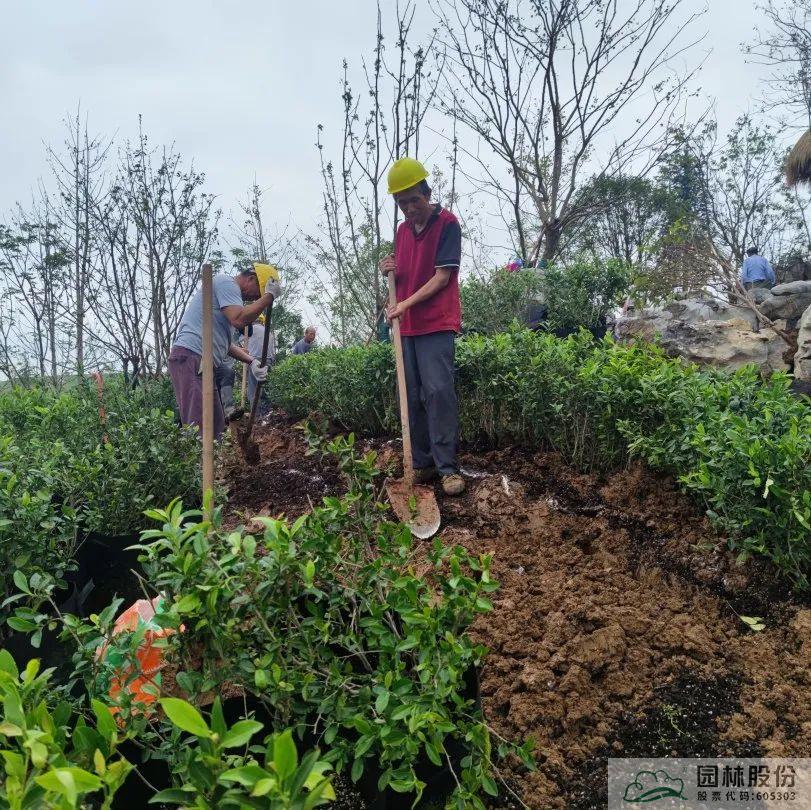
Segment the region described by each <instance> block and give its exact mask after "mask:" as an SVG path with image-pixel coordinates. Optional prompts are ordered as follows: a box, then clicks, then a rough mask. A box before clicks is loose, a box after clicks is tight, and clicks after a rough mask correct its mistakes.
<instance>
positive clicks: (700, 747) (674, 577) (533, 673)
mask: <svg viewBox="0 0 811 810" xmlns="http://www.w3.org/2000/svg"><path fill="white" fill-rule="evenodd" d="M257 438H258V439H259V440H260V444H261V447H262V459H263V461H262V463H261V465H260V466H258V467H256V468H245V467H242V466H240V465H238V464H235V465H234V466H233V467H232V468H231V469H230V470H229V472H228V474H227V481H228V483H229V485H230V487H231V492H232V500H231V501H230V502H229V507H230V509H231V510H232V512H231V515H230V516H229V519H230V520H232V521H233V522H241V521H242V520H244V518H245V517H246V516H247V515H248V514H274V515H275V514H277V513H279V512H282V511H283V512H285V513H286V514H287V515H288V516H290V517H293V516H295V515H296V514H300V513H301V512H302V511H305V510H306V509H308V508H309V504H310V501H313V502H317V501H318V500H320V498H321V497H322V496H323V495H325V494H338V493H340V491H341V489H342V483H341V479H340V475H339V474H338V472H337V470H336V469H335V468H334V466H331V465H330V464H329V463H323V462H322V461H321V460H320V459H317V458H316V457H308V456H304V450H305V445H304V442H303V440H302V439H301V438H300V436H299V435H298V434H297V433H296V432H295V431H291V430H290V429H289V428H288V427H286V426H282V427H279V428H276V429H270V430H263V431H260V433H259V434H258V436H257ZM377 449H379V450H381V457H382V458H383V459H384V461H390V460H391V458H392V456H393V452H394V451H393V450H392V445H391V443H388V445H385V444H384V443H380V442H379V443H377ZM462 466H463V469H464V470H465V471H466V472H467V474H468V489H467V491H466V493H465V494H464V495H463V496H462V497H460V498H455V499H452V498H444V497H443V496H442V494H441V491H440V489H439V488H438V489H437V494H438V497H439V499H440V507H441V510H442V518H443V528H442V530H441V536H442V537H443V539H444V540H445V542H446V543H459V544H461V545H463V546H465V547H466V548H468V549H469V550H470V551H472V552H474V553H483V552H491V553H492V554H493V573H494V577H495V578H496V579H498V580H499V581H500V583H501V588H500V590H499V591H497V592H496V593H495V594H494V597H495V598H494V600H493V602H494V610H493V612H492V613H489V614H487V615H484V616H481V617H480V618H479V619H478V620H477V621H476V623H475V625H474V627H473V629H472V633H473V635H474V636H475V638H476V640H477V641H480V642H481V643H483V644H485V645H487V646H488V647H489V648H490V650H491V652H490V654H489V655H488V657H487V659H486V661H485V663H484V666H483V669H482V673H481V685H482V699H483V706H484V710H485V714H486V717H487V720H488V723H489V724H490V726H491V727H492V729H493V731H494V732H495V733H496V734H498V735H501V736H503V737H505V738H507V739H510V740H515V741H520V740H523V739H526V738H528V737H532V738H533V740H534V741H535V748H536V756H537V761H538V768H537V770H536V771H535V772H533V773H527V772H526V771H525V770H523V769H522V768H521V767H520V766H519V765H518V764H517V763H513V762H507V763H505V764H504V765H503V768H502V773H501V776H502V778H503V779H504V780H505V782H506V783H507V784H509V785H510V786H511V787H512V788H513V789H514V790H515V791H516V792H517V793H518V794H520V796H521V799H522V800H523V802H525V803H526V805H527V806H529V807H531V808H581V810H585V809H586V808H590V807H592V806H593V807H602V806H604V800H601V799H600V798H599V797H600V793H601V792H602V795H604V792H605V758H606V757H607V756H611V755H612V754H613V755H617V756H643V755H649V756H653V755H659V756H664V755H682V756H690V755H694V756H697V755H701V754H703V755H710V756H712V755H719V756H720V755H757V754H761V753H762V754H763V755H771V756H801V755H807V753H808V751H809V750H811V702H809V700H808V694H809V686H811V675H810V674H809V673H810V672H811V669H810V668H809V665H811V610H809V609H808V608H807V606H803V605H801V604H798V603H797V602H796V601H792V599H791V594H790V592H789V590H788V587H787V585H786V583H785V582H783V581H781V580H780V578H779V577H778V575H777V574H776V572H775V571H774V570H773V569H771V568H770V567H768V566H767V565H765V564H763V563H757V564H753V563H751V562H750V563H747V564H746V565H743V566H740V565H737V564H736V562H735V559H734V557H733V556H732V555H731V554H730V553H729V552H728V551H727V549H726V547H725V543H724V541H723V539H722V538H718V537H717V535H715V534H714V533H713V531H712V529H711V527H710V526H709V524H708V523H707V521H706V520H705V519H704V518H703V517H702V515H701V514H700V513H699V511H698V510H697V509H696V507H695V506H694V505H693V503H692V502H691V501H690V500H689V499H688V498H686V497H685V496H684V495H683V494H681V493H679V492H678V491H677V490H676V488H675V485H674V484H673V482H672V481H670V480H668V479H667V478H665V477H662V476H658V475H655V474H653V473H651V472H650V471H648V470H646V469H644V468H643V467H641V466H634V467H632V468H631V469H629V470H625V471H622V472H618V473H616V474H614V475H612V476H609V477H604V478H600V477H597V476H593V475H581V474H578V473H576V472H574V471H573V470H572V469H571V468H569V467H567V466H566V465H565V464H563V463H562V461H561V460H560V458H559V457H558V456H556V455H555V454H551V453H538V454H529V453H526V452H523V451H520V450H516V449H508V450H501V451H494V452H489V453H483V454H472V453H471V454H466V455H464V456H463V457H462ZM739 614H740V615H749V616H751V615H757V616H761V617H763V618H764V620H765V623H766V629H765V630H764V631H762V632H760V633H753V632H751V631H750V630H749V629H747V627H746V625H744V623H743V622H742V621H741V620H740V618H739ZM595 795H596V796H597V799H596V800H595ZM595 802H596V803H595ZM494 806H499V807H514V806H520V805H519V804H518V803H517V802H515V801H512V800H506V801H505V802H503V803H501V804H497V805H494Z"/></svg>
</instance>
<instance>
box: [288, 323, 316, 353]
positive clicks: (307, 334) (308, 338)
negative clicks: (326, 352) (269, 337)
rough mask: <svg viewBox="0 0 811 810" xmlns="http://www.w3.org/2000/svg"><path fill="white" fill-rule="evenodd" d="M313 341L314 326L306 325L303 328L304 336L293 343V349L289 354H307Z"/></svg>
mask: <svg viewBox="0 0 811 810" xmlns="http://www.w3.org/2000/svg"><path fill="white" fill-rule="evenodd" d="M313 343H315V327H314V326H308V327H307V328H306V329H305V330H304V337H303V338H302V339H301V340H298V341H296V342H295V343H294V344H293V350H292V351H291V352H290V354H307V352H308V351H310V349H312V347H313Z"/></svg>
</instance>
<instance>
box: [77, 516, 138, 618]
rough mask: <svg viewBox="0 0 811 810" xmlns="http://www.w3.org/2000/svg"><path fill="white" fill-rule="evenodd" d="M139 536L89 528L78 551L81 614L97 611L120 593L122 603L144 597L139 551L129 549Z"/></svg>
mask: <svg viewBox="0 0 811 810" xmlns="http://www.w3.org/2000/svg"><path fill="white" fill-rule="evenodd" d="M138 540H139V535H138V534H123V535H104V534H98V533H96V532H89V533H88V534H86V535H85V537H84V538H83V540H82V542H81V544H80V545H79V549H78V551H77V554H76V560H77V563H78V566H79V568H78V572H77V584H78V586H79V588H80V590H83V591H84V598H83V602H82V604H81V605H80V610H79V611H78V612H79V613H80V615H85V616H86V615H88V614H90V613H98V612H100V611H101V610H103V609H104V608H105V607H107V605H109V604H110V602H111V601H112V600H113V599H114V598H115V597H116V596H119V597H121V598H122V599H123V600H124V605H123V607H127V606H128V605H130V604H132V603H133V602H134V601H135V600H136V599H143V598H145V596H144V593H143V590H142V588H141V584H140V582H139V581H138V577H137V576H135V574H134V573H133V571H136V572H138V573H142V568H141V564H140V563H139V562H138V551H135V550H131V549H129V547H130V546H132V545H135V544H136V543H137V542H138Z"/></svg>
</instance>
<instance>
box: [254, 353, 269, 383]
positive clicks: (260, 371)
mask: <svg viewBox="0 0 811 810" xmlns="http://www.w3.org/2000/svg"><path fill="white" fill-rule="evenodd" d="M251 373H252V374H253V376H254V377H255V379H256V381H257V382H264V381H265V380H266V379H267V378H268V367H267V366H263V365H262V361H261V360H257V359H256V358H255V357H254V359H253V360H252V361H251Z"/></svg>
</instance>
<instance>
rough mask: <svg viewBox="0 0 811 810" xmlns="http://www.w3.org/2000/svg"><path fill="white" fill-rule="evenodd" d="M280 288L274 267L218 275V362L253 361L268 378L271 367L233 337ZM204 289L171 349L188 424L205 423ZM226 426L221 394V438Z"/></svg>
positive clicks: (217, 423)
mask: <svg viewBox="0 0 811 810" xmlns="http://www.w3.org/2000/svg"><path fill="white" fill-rule="evenodd" d="M281 292H282V288H281V285H280V284H279V274H278V271H277V270H276V268H275V267H272V266H271V265H267V264H255V265H253V267H252V268H251V269H250V270H245V271H243V272H241V273H239V274H237V275H236V276H234V277H230V276H226V275H217V276H215V277H214V281H213V290H212V298H213V305H212V310H213V312H212V315H213V324H212V326H213V329H212V352H213V355H214V367H215V368H216V367H217V366H220V365H222V364H223V362H224V361H225V359H226V357H233V358H235V359H236V360H240V361H242V362H243V363H250V365H251V371H252V372H253V375H254V377H256V379H257V380H264V379H265V378H266V377H267V367H266V366H263V365H261V363H260V362H259V360H258V359H256V358H255V357H253V356H252V355H251V354H250V353H249V352H247V351H245V350H244V349H242V348H240V347H239V346H237V345H236V344H235V343H233V342H232V341H231V335H232V330H233V329H240V330H241V329H244V327H246V326H248V325H249V324H251V323H253V322H254V321H255V320H256V319H257V318H258V317H259V315H260V314H261V313H262V311H263V310H264V309H265V308H266V307H267V306H268V304H270V303H271V302H272V301H274V300H275V299H277V298H278V297H279V296H280V295H281ZM202 355H203V290H202V288H201V289H199V290H197V292H196V293H195V294H194V295H193V296H192V298H191V300H190V301H189V303H188V305H187V306H186V311H185V312H184V313H183V317H182V318H181V319H180V325H179V327H178V330H177V335H176V337H175V341H174V343H173V344H172V350H171V352H170V353H169V362H168V366H169V376H170V377H171V378H172V387H173V388H174V391H175V399H176V400H177V405H178V409H179V410H180V421H181V422H182V423H183V424H184V425H197V427H198V428H201V429H202V424H203V380H202V376H201V371H202ZM224 429H225V415H224V414H223V410H222V405H221V404H220V399H219V397H218V396H216V395H215V397H214V436H215V438H219V437H220V436H221V435H222V432H223V430H224Z"/></svg>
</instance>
